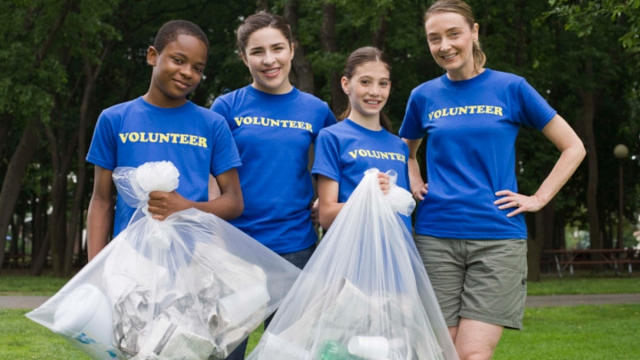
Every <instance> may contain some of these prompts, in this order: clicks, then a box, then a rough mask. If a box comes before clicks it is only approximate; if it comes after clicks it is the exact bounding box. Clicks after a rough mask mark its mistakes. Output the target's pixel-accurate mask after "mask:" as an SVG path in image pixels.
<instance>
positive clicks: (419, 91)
mask: <svg viewBox="0 0 640 360" xmlns="http://www.w3.org/2000/svg"><path fill="white" fill-rule="evenodd" d="M443 88H444V84H443V82H442V76H440V77H437V78H435V79H431V80H429V81H425V82H423V83H422V84H420V85H418V86H416V87H415V88H413V90H411V95H410V99H415V98H424V97H430V96H432V94H433V93H434V92H437V91H440V90H441V89H443Z"/></svg>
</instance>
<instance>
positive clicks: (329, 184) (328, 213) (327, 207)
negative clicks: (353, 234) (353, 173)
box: [318, 172, 391, 229]
mask: <svg viewBox="0 0 640 360" xmlns="http://www.w3.org/2000/svg"><path fill="white" fill-rule="evenodd" d="M378 181H379V183H380V190H382V192H383V193H384V194H387V193H388V192H389V188H390V187H391V185H390V183H391V180H390V178H389V175H387V174H385V173H381V172H380V173H378ZM339 191H340V184H338V182H337V181H335V180H333V179H331V178H328V177H326V176H324V175H319V174H318V213H319V218H320V225H321V226H322V227H323V228H324V229H329V227H330V226H331V224H333V221H334V220H335V219H336V217H337V216H338V213H339V212H340V210H342V207H343V206H344V203H339V202H338V194H339Z"/></svg>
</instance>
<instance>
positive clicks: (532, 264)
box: [527, 200, 556, 282]
mask: <svg viewBox="0 0 640 360" xmlns="http://www.w3.org/2000/svg"><path fill="white" fill-rule="evenodd" d="M555 213H556V210H555V206H554V202H553V200H552V201H550V202H549V203H548V204H547V205H546V206H545V207H543V208H542V209H541V210H540V211H538V212H536V213H535V215H534V219H535V225H534V226H535V231H534V233H533V236H531V237H530V238H529V240H528V243H527V267H528V274H527V281H530V282H539V281H540V260H541V258H542V250H543V249H545V247H548V246H549V244H550V243H551V241H552V238H553V236H554V232H555V226H554V220H555Z"/></svg>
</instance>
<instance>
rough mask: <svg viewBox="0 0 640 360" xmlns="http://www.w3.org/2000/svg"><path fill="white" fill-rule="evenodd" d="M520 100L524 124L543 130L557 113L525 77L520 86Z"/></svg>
mask: <svg viewBox="0 0 640 360" xmlns="http://www.w3.org/2000/svg"><path fill="white" fill-rule="evenodd" d="M518 102H519V104H520V109H521V111H522V119H521V122H522V124H524V125H527V126H531V127H533V128H536V129H538V130H542V128H544V127H545V126H546V125H547V123H549V121H551V119H553V117H554V116H555V115H556V114H557V111H556V110H555V109H553V108H552V107H551V105H549V103H547V101H546V100H545V99H544V98H543V97H542V96H541V95H540V94H539V93H538V92H537V91H536V89H534V88H533V87H532V86H531V85H529V83H528V82H527V81H526V80H525V79H522V81H521V82H520V86H519V87H518Z"/></svg>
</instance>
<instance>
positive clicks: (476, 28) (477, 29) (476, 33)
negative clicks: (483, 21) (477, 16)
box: [471, 23, 480, 41]
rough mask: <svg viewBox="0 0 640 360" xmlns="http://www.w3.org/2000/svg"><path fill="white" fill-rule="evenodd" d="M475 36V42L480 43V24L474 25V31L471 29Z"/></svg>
mask: <svg viewBox="0 0 640 360" xmlns="http://www.w3.org/2000/svg"><path fill="white" fill-rule="evenodd" d="M471 30H472V31H471V32H472V34H473V41H478V34H479V33H480V25H478V23H475V24H473V29H471Z"/></svg>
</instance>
